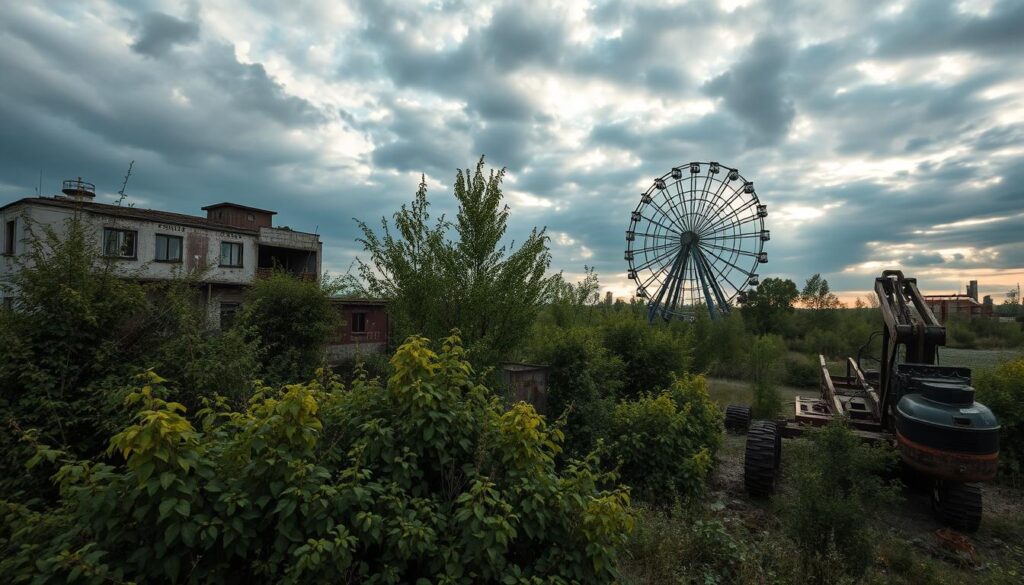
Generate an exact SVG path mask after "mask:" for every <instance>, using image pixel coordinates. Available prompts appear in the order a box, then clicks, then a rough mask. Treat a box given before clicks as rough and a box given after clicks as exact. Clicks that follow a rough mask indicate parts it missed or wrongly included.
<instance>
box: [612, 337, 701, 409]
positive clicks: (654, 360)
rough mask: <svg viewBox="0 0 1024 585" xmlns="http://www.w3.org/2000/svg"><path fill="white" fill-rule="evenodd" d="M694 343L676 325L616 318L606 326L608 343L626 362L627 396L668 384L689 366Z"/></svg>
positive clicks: (634, 395)
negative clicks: (690, 347) (677, 329)
mask: <svg viewBox="0 0 1024 585" xmlns="http://www.w3.org/2000/svg"><path fill="white" fill-rule="evenodd" d="M690 345H691V341H690V340H689V339H687V338H683V337H680V336H679V335H678V334H677V332H676V331H675V330H673V329H672V328H670V327H666V326H662V325H648V324H647V322H646V321H644V320H642V319H616V320H614V321H612V322H610V323H608V324H607V325H606V326H605V327H604V346H605V347H606V348H608V350H609V351H611V352H612V353H613V354H615V355H616V356H618V357H619V359H621V360H622V363H623V364H624V366H623V369H622V381H623V387H622V391H621V393H620V396H621V397H623V398H633V397H636V396H639V395H640V394H642V393H644V392H651V391H654V390H659V389H662V388H668V386H669V385H670V384H671V383H672V380H673V377H674V376H676V375H679V374H682V373H683V372H686V371H687V370H688V369H689V366H690V359H689V346H690Z"/></svg>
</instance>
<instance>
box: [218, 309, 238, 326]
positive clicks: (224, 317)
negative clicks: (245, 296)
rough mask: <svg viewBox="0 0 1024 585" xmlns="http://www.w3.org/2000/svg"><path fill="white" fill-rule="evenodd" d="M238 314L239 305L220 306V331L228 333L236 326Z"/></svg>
mask: <svg viewBox="0 0 1024 585" xmlns="http://www.w3.org/2000/svg"><path fill="white" fill-rule="evenodd" d="M237 314H238V303H221V304H220V330H221V331H227V330H228V329H231V327H232V326H233V325H234V324H235V315H237Z"/></svg>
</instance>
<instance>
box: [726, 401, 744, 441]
mask: <svg viewBox="0 0 1024 585" xmlns="http://www.w3.org/2000/svg"><path fill="white" fill-rule="evenodd" d="M749 428H750V407H749V406H743V405H740V404H730V405H729V406H727V407H725V430H727V431H732V432H734V433H739V434H743V433H745V432H747V429H749Z"/></svg>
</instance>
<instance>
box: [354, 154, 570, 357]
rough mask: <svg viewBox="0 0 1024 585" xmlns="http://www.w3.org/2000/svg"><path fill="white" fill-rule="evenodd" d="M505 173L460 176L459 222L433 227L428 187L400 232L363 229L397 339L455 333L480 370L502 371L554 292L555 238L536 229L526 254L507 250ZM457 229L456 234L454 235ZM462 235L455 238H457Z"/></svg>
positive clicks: (404, 212) (372, 274) (384, 226)
mask: <svg viewBox="0 0 1024 585" xmlns="http://www.w3.org/2000/svg"><path fill="white" fill-rule="evenodd" d="M504 176H505V170H504V169H501V170H499V171H493V170H492V171H491V172H490V173H489V174H487V175H485V174H484V159H483V157H481V158H480V160H479V162H478V163H477V165H476V170H475V171H470V169H466V170H465V171H463V170H459V171H458V172H457V173H456V177H455V190H454V194H455V199H456V201H457V203H458V206H459V211H458V216H457V218H456V221H455V222H454V223H452V222H450V221H448V220H446V219H445V218H444V217H443V216H442V217H441V218H439V219H437V220H436V221H435V222H433V223H431V220H430V213H429V211H428V207H429V203H428V201H427V187H426V182H425V181H424V182H422V183H420V187H419V190H418V191H417V193H416V198H415V199H414V200H413V202H412V204H411V205H409V206H405V205H403V206H402V208H401V210H399V211H398V212H397V213H395V215H394V224H395V225H394V228H395V229H394V232H392V229H391V227H390V226H389V224H388V222H387V220H386V219H384V218H382V219H381V233H380V234H377V233H375V232H374V231H373V230H372V229H371V228H370V227H369V226H368V225H367V224H366V223H364V222H359V227H360V229H361V230H362V233H363V237H362V238H361V239H360V240H359V241H360V242H361V243H362V244H363V247H364V249H365V251H366V252H367V253H368V254H369V259H368V260H367V261H366V262H362V261H360V272H361V275H362V277H363V278H364V280H365V281H366V285H367V287H368V289H369V291H370V292H371V293H372V294H375V295H379V296H382V297H385V298H387V299H389V305H388V308H389V312H390V314H391V317H392V318H393V320H394V322H395V324H396V328H397V334H398V335H400V336H402V337H404V336H405V335H426V336H428V337H431V338H435V339H439V338H440V337H442V336H444V335H446V334H447V332H448V331H449V330H450V329H452V328H453V327H457V328H459V329H460V330H461V331H462V332H463V334H464V335H465V338H466V343H467V347H468V348H469V350H470V354H471V356H472V358H473V360H474V361H475V362H476V363H479V364H484V365H494V364H496V363H497V362H498V361H500V360H501V359H503V358H505V357H506V356H507V355H508V354H509V353H510V351H511V350H513V349H515V348H516V347H518V346H519V345H520V344H521V341H522V339H523V332H524V331H526V330H528V329H529V327H530V324H531V323H532V322H533V320H534V318H535V317H536V314H537V311H538V310H539V308H540V304H541V302H542V300H544V298H545V296H546V295H547V293H548V288H549V285H550V280H549V278H548V277H545V274H544V273H545V271H546V270H547V268H548V265H549V264H550V261H551V256H550V253H549V252H548V247H547V242H548V237H547V235H546V234H545V232H544V230H537V229H536V228H535V229H533V231H531V232H530V234H529V236H527V237H526V238H525V240H523V241H522V243H521V244H520V246H519V247H518V248H516V249H512V250H510V249H508V248H509V247H508V246H505V245H503V244H502V240H503V238H504V237H505V232H506V229H507V222H508V207H507V206H505V205H503V204H502V199H503V194H502V192H501V182H502V179H503V178H504ZM452 232H454V233H452ZM452 236H455V237H454V238H453V237H452Z"/></svg>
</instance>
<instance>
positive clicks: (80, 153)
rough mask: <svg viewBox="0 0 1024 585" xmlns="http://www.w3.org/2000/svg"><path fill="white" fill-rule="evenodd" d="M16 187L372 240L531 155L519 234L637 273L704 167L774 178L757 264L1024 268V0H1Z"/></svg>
mask: <svg viewBox="0 0 1024 585" xmlns="http://www.w3.org/2000/svg"><path fill="white" fill-rule="evenodd" d="M0 11H2V15H3V16H2V18H0V80H2V81H0V203H3V202H7V201H10V200H13V199H15V198H18V197H22V196H30V195H32V194H33V192H34V190H35V187H36V184H37V182H38V180H39V172H40V170H42V173H43V192H44V193H53V192H55V191H57V189H58V186H59V181H60V180H61V179H63V178H68V177H75V176H79V175H81V176H82V177H84V178H86V179H87V180H91V181H93V182H95V183H96V184H97V188H98V190H99V191H102V192H103V193H102V195H101V197H103V198H107V199H111V198H112V194H113V192H114V191H117V189H118V188H119V186H120V180H121V176H122V175H123V174H124V171H125V168H126V167H127V165H128V162H129V161H131V160H134V161H135V174H134V175H133V177H132V180H131V183H130V184H129V189H128V192H129V194H130V196H131V197H130V200H131V201H134V202H135V204H136V205H137V206H138V207H155V208H161V209H168V210H173V211H179V212H185V213H200V212H199V208H200V207H201V206H202V205H205V204H209V203H212V202H218V201H223V200H230V201H236V202H240V203H245V204H248V205H253V206H258V207H267V208H270V209H275V210H277V211H279V212H280V214H279V215H278V216H277V222H278V223H279V224H281V225H290V226H292V227H294V228H296V229H301V230H306V231H313V230H317V231H318V232H319V233H320V234H322V237H323V240H324V242H325V246H324V252H325V258H324V261H325V266H326V267H328V268H329V269H330V270H332V271H333V272H335V273H339V272H344V271H346V270H347V269H348V267H349V265H350V263H351V261H352V259H353V258H354V257H355V255H357V254H358V253H359V251H360V250H359V247H358V245H357V244H356V242H355V241H354V237H355V235H356V230H355V224H354V222H353V219H352V218H354V217H356V218H361V219H367V220H372V219H374V218H379V217H380V216H382V215H390V214H391V213H392V212H393V211H394V210H395V209H396V208H397V207H398V205H400V204H401V203H402V202H405V201H408V200H409V199H410V198H411V197H412V195H413V193H414V192H415V189H416V184H417V182H418V180H419V177H420V174H421V173H422V174H424V175H425V176H426V177H427V180H428V183H429V186H430V188H431V193H432V194H433V197H432V201H433V204H434V209H435V211H437V212H439V213H440V212H445V211H446V212H448V213H451V212H453V211H454V210H453V209H452V206H451V199H452V198H451V195H450V189H451V184H452V180H453V177H454V172H455V169H456V168H458V167H466V166H469V165H472V164H473V163H474V162H475V160H476V158H477V157H478V156H479V155H480V154H486V155H487V159H488V161H489V162H490V163H493V164H496V165H499V166H505V167H507V168H508V173H509V174H508V178H507V181H506V183H505V187H506V195H507V198H508V203H509V205H510V207H511V208H512V226H511V229H510V232H509V233H510V236H512V237H517V238H519V239H521V238H522V237H523V236H524V235H525V234H526V233H527V231H528V229H529V228H530V226H533V225H538V226H547V228H548V233H549V234H550V235H551V236H552V253H553V258H554V262H553V268H554V269H555V270H564V271H565V272H566V273H567V274H569V275H573V274H578V273H580V272H581V271H582V267H583V265H584V264H587V265H593V266H596V268H597V271H598V273H599V275H600V276H601V279H602V282H603V284H605V285H606V286H608V287H609V288H611V289H612V290H614V291H615V292H616V294H623V295H625V294H629V287H628V286H627V285H628V281H626V279H625V274H624V272H625V269H626V267H625V264H624V262H623V260H622V250H623V248H624V241H623V231H624V229H625V227H626V225H627V223H628V219H629V212H630V211H631V210H632V208H633V206H634V205H635V203H636V201H637V200H638V198H639V194H640V191H641V190H642V189H645V188H646V187H647V186H648V185H650V183H651V180H652V178H653V177H655V176H660V175H662V174H663V173H665V172H667V171H668V170H669V169H670V168H671V167H672V166H674V165H677V164H680V163H684V162H688V161H691V160H717V161H721V162H722V163H723V164H728V165H730V166H735V167H738V168H739V169H740V170H741V172H743V174H744V175H745V176H746V177H747V178H749V179H751V180H753V181H755V183H756V184H757V186H758V193H759V196H760V197H761V199H762V200H763V201H764V202H766V203H767V204H768V206H769V212H770V215H769V218H768V227H769V228H770V229H771V230H772V241H771V242H769V246H768V248H767V250H768V252H769V259H770V261H769V264H768V265H767V266H766V267H764V268H763V269H762V270H761V273H762V277H764V276H765V275H768V274H775V275H781V276H785V277H789V278H793V279H794V280H797V281H798V282H802V280H803V279H805V278H806V277H807V276H808V275H810V274H811V273H814V272H821V273H824V274H825V275H826V277H827V278H829V280H830V281H831V282H832V284H833V288H834V289H837V290H840V291H844V292H845V293H846V295H848V296H847V298H850V295H853V294H857V293H858V292H859V291H863V290H867V289H869V288H870V286H871V279H872V278H873V277H874V276H875V275H877V274H878V273H879V271H880V269H881V268H882V267H890V266H897V267H902V268H903V269H904V271H906V272H909V273H912V274H914V275H916V276H918V277H919V279H920V280H921V281H922V284H923V288H925V289H927V290H931V291H942V292H953V291H955V290H956V289H958V288H960V287H961V286H962V285H963V284H964V283H965V282H966V281H967V280H968V279H969V278H977V279H979V280H980V281H981V290H982V293H983V294H985V293H992V294H993V295H997V302H999V301H1001V298H1002V293H1004V292H1005V291H1006V290H1007V289H1008V288H1009V287H1010V286H1011V285H1013V284H1015V283H1016V282H1018V281H1020V282H1024V33H1022V32H1021V31H1024V2H1021V1H1020V0H1016V1H1014V0H1010V1H1007V0H965V1H962V2H956V1H955V0H939V1H922V0H907V1H904V2H871V1H863V2H855V1H848V2H840V1H829V2H814V3H812V2H799V1H758V0H749V1H747V0H719V1H718V2H715V1H711V0H706V1H701V2H682V3H679V2H662V1H649V2H640V1H628V0H621V1H616V0H611V1H599V0H592V1H586V0H579V1H577V0H567V1H564V2H563V1H559V0H541V1H539V2H525V1H520V2H505V3H499V2H484V1H479V2H478V1H473V0H465V1H460V0H452V1H448V0H432V1H425V2H413V1H409V2H399V1H392V0H362V1H356V0H352V1H349V2H344V1H337V0H322V1H321V0H291V1H287V2H284V1H283V2H274V1H271V0H254V1H250V2H243V1H241V0H211V1H203V2H181V1H178V0H167V1H149V2H143V1H138V2H137V1H128V0H123V1H110V0H107V1H95V2H66V1H57V0H54V1H51V2H45V1H33V2H23V1H18V0H0Z"/></svg>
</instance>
